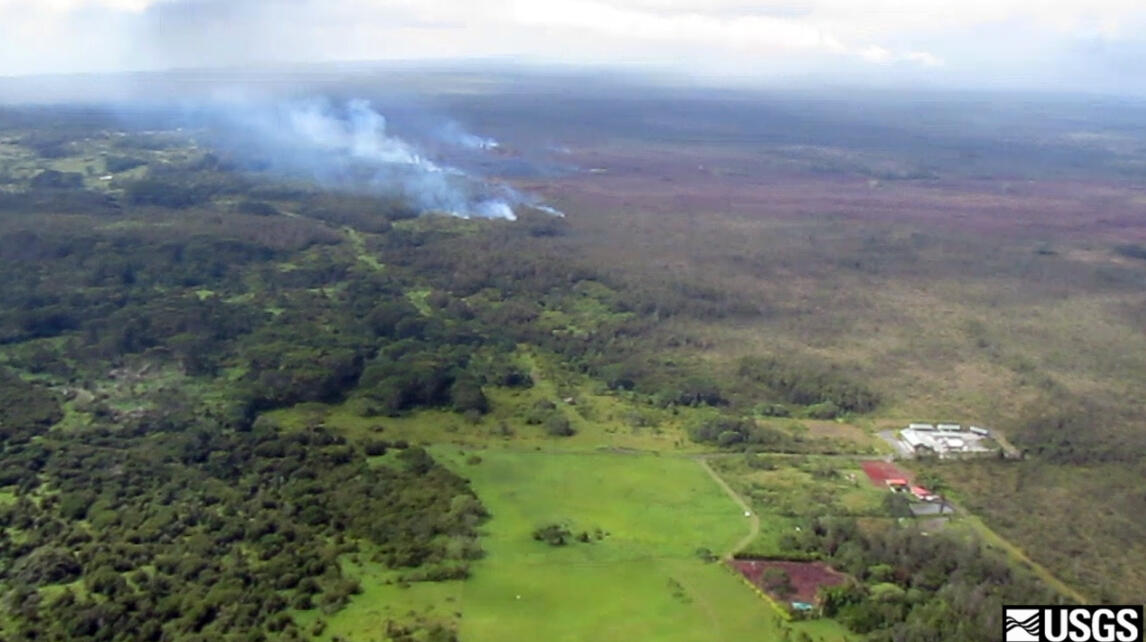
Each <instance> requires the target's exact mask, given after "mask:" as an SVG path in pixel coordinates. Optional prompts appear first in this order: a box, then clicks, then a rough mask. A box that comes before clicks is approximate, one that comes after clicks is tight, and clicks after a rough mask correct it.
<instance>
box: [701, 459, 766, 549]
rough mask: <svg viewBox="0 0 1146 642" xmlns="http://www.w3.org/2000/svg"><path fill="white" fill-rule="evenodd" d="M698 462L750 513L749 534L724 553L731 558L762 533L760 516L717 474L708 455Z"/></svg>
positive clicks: (743, 509)
mask: <svg viewBox="0 0 1146 642" xmlns="http://www.w3.org/2000/svg"><path fill="white" fill-rule="evenodd" d="M697 462H698V463H699V464H700V467H701V468H703V469H704V470H705V471H706V472H707V473H708V475H709V476H710V477H712V480H713V481H715V482H716V483H717V484H719V485H720V487H721V488H723V489H724V492H725V493H727V494H728V496H729V497H731V498H732V501H734V502H736V504H737V505H739V506H740V510H742V511H744V512H745V513H748V534H747V535H745V536H744V537H743V538H741V539H740V541H738V542H736V543H735V544H733V545H732V548H731V549H729V551H728V552H727V553H725V554H724V557H725V559H730V558H731V557H732V556H733V555H735V554H737V553H739V552H740V551H742V550H744V549H746V548H748V545H749V544H751V543H752V540H754V539H756V536H757V535H759V534H760V516H759V515H757V514H756V511H754V510H752V507H751V506H749V505H748V502H746V501H744V498H743V497H741V496H740V494H739V493H737V492H736V491H734V490H732V487H731V486H729V485H728V482H726V481H724V478H723V477H721V476H720V475H717V474H716V471H715V470H713V469H712V466H711V465H710V464H709V463H708V457H703V456H702V457H698V458H697Z"/></svg>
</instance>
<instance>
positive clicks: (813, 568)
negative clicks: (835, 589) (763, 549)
mask: <svg viewBox="0 0 1146 642" xmlns="http://www.w3.org/2000/svg"><path fill="white" fill-rule="evenodd" d="M729 563H730V564H732V567H733V568H735V569H736V570H737V571H739V572H740V574H741V575H743V576H744V577H745V578H747V579H748V581H749V582H752V584H754V585H755V586H756V587H757V588H759V589H760V590H761V591H764V592H765V593H768V594H769V595H772V597H775V598H777V599H779V600H782V601H789V602H808V603H809V604H814V603H815V602H816V595H817V593H819V591H820V587H821V586H835V585H837V584H843V582H844V580H845V579H846V576H845V575H844V574H843V573H840V572H838V571H835V570H833V569H832V568H831V567H830V566H828V565H827V564H824V563H823V562H787V561H783V560H750V559H736V560H732V561H731V562H729ZM770 568H778V569H780V570H782V571H784V572H785V573H787V574H788V578H789V580H790V582H791V585H792V588H793V589H795V592H793V593H790V594H788V595H783V596H780V595H776V594H775V593H773V591H771V590H770V588H769V587H768V586H765V583H764V572H765V571H767V570H768V569H770Z"/></svg>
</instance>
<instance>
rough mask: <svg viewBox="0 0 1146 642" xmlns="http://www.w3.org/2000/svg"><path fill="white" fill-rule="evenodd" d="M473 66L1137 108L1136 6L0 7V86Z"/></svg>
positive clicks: (81, 0) (266, 3)
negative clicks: (125, 75)
mask: <svg viewBox="0 0 1146 642" xmlns="http://www.w3.org/2000/svg"><path fill="white" fill-rule="evenodd" d="M475 59H480V60H491V61H501V62H507V63H522V64H529V65H546V64H561V65H564V66H570V65H573V66H575V65H591V66H596V67H600V66H606V67H608V66H618V67H624V68H628V69H637V70H640V69H648V70H657V71H667V72H674V73H679V74H685V75H690V76H695V77H703V78H708V79H715V80H717V81H719V80H721V79H726V80H728V81H729V82H756V81H762V82H775V81H784V80H790V81H794V82H795V81H800V80H803V81H805V82H808V81H811V82H831V83H836V84H842V85H848V84H858V85H882V84H892V85H895V84H901V85H909V86H916V85H923V86H934V87H948V86H949V87H961V88H1017V89H1045V90H1081V91H1092V92H1101V93H1107V94H1111V93H1113V94H1129V95H1136V96H1141V95H1144V94H1146V64H1143V62H1142V61H1146V3H1144V2H1143V1H1142V0H1088V1H1085V2H1081V1H1062V0H1040V1H1025V0H757V1H752V0H611V1H610V0H0V75H3V76H27V75H37V74H68V73H89V72H118V71H140V70H161V69H171V68H214V67H254V66H266V65H291V64H297V63H324V62H333V61H375V60H379V61H386V60H402V61H410V60H420V61H443V62H446V61H456V60H471V61H472V60H475Z"/></svg>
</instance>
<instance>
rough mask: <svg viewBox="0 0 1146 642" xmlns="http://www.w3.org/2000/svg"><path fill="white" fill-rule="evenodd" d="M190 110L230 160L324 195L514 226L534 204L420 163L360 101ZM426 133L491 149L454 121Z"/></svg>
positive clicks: (500, 187) (413, 149)
mask: <svg viewBox="0 0 1146 642" xmlns="http://www.w3.org/2000/svg"><path fill="white" fill-rule="evenodd" d="M196 112H197V116H198V117H204V116H205V117H206V118H207V119H208V120H209V123H208V125H207V127H206V128H205V129H206V130H207V131H209V132H211V136H212V138H213V140H212V143H213V144H214V145H216V146H218V147H221V148H223V149H225V150H227V152H228V153H229V154H231V155H232V156H235V157H237V158H248V159H251V160H255V159H257V160H258V161H259V164H260V165H261V166H262V167H264V168H265V169H266V170H268V171H272V172H278V173H283V174H286V175H290V176H297V177H304V178H308V179H312V180H314V181H316V182H318V183H319V184H320V185H322V186H323V187H325V188H328V189H338V190H347V191H355V192H363V193H377V194H387V195H395V194H396V195H400V196H402V197H403V198H405V199H406V200H407V201H409V202H410V203H411V204H412V205H414V206H416V207H418V208H420V209H422V210H423V211H428V212H441V213H448V214H452V215H454V216H461V217H465V218H469V217H483V218H501V219H510V220H513V219H515V218H516V215H515V213H514V208H515V207H519V206H525V205H529V206H535V207H536V206H538V205H539V204H538V203H536V199H532V198H530V197H527V196H526V195H523V194H521V193H519V192H517V191H516V190H514V189H513V188H511V187H509V186H507V185H504V184H501V183H494V182H490V181H486V180H482V179H481V178H479V177H476V176H473V175H471V174H469V173H467V172H465V171H463V170H461V169H458V168H456V167H452V166H450V165H448V164H443V163H440V162H435V161H434V160H431V159H430V158H427V157H426V155H425V154H424V153H423V152H422V151H421V150H420V149H419V148H418V146H416V145H415V144H414V143H411V142H409V141H407V140H403V139H402V138H399V137H398V136H396V135H394V134H392V133H391V132H390V131H388V127H387V121H386V118H385V116H383V115H382V114H381V113H379V112H378V111H377V110H375V109H374V108H373V107H372V106H371V104H370V102H369V101H366V100H361V99H355V100H349V101H347V102H345V103H334V102H331V101H330V100H327V99H323V98H311V99H301V100H283V101H273V102H258V101H256V102H251V101H243V100H219V101H215V102H213V103H211V104H210V105H207V106H206V107H202V106H200V107H197V108H196ZM431 135H432V137H433V138H434V139H436V141H437V142H438V143H440V144H444V145H447V146H455V147H458V148H460V149H465V150H470V151H473V150H478V151H485V152H488V151H492V150H495V149H497V148H498V143H497V141H495V140H493V139H492V138H486V137H481V136H477V135H474V134H471V133H469V132H467V131H465V130H464V129H463V128H461V126H459V125H457V124H456V123H449V124H447V125H445V126H442V127H439V128H437V129H436V130H435V131H434V132H432V133H431ZM541 207H544V206H541ZM543 211H552V212H555V213H557V214H559V212H556V210H552V208H545V209H544V210H543Z"/></svg>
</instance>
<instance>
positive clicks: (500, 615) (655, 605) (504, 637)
mask: <svg viewBox="0 0 1146 642" xmlns="http://www.w3.org/2000/svg"><path fill="white" fill-rule="evenodd" d="M432 452H433V454H434V455H435V457H436V458H438V459H440V460H441V461H443V462H444V463H446V464H447V465H449V466H450V467H452V468H454V469H455V470H457V471H458V472H460V473H462V474H464V475H465V476H467V477H468V478H470V479H471V481H472V484H473V487H474V490H475V491H476V492H477V493H478V495H479V496H480V497H482V501H483V503H484V504H485V505H486V507H487V508H488V509H489V511H490V513H491V515H492V517H491V518H490V520H489V521H488V522H487V523H486V524H485V526H484V527H483V530H484V533H483V537H482V544H483V547H484V549H485V550H486V552H487V555H486V557H485V558H483V559H482V560H480V561H478V562H476V563H475V564H474V565H473V568H472V576H471V577H470V579H468V580H466V581H464V582H445V583H433V584H416V585H414V586H413V587H411V588H408V589H402V588H398V587H397V586H396V585H394V584H387V583H386V581H385V578H386V577H387V576H388V574H387V573H386V572H385V571H384V570H382V569H371V568H370V567H369V566H368V565H367V566H363V567H360V568H358V569H356V571H358V572H362V573H364V574H365V577H364V579H363V589H364V592H363V594H362V595H360V596H358V597H357V598H355V600H354V601H353V603H352V604H351V606H350V607H349V608H347V609H345V610H344V611H342V612H339V613H338V614H336V615H334V616H332V617H331V618H329V620H328V622H327V626H326V629H325V631H324V633H323V635H322V636H320V637H322V638H323V639H331V638H332V637H333V636H336V635H341V636H343V637H346V638H348V639H355V640H360V639H361V640H372V639H383V632H384V630H385V621H386V620H387V619H389V618H397V619H401V618H406V619H422V620H423V621H439V622H441V621H449V622H452V623H453V625H456V626H457V629H458V635H459V638H460V639H462V640H466V641H467V642H484V641H498V642H502V641H506V642H512V641H514V640H530V641H532V640H555V641H559V640H569V641H573V640H601V641H609V640H664V641H667V642H677V641H680V642H685V641H695V642H702V641H704V642H709V641H720V640H750V639H758V640H778V639H784V636H785V632H786V631H787V633H788V635H790V636H796V635H799V633H800V632H806V633H808V635H809V636H811V638H812V639H814V640H824V641H825V642H828V641H832V640H846V639H849V638H848V637H847V635H846V633H845V631H844V630H843V629H842V628H841V627H840V626H839V625H837V624H836V623H834V622H831V621H813V622H797V623H786V622H783V621H782V620H781V619H780V618H779V616H778V615H777V613H776V611H774V610H773V609H772V608H771V607H770V606H769V605H768V604H766V603H764V602H763V601H762V600H761V598H759V597H758V596H757V595H756V594H755V593H753V592H752V591H750V590H748V589H747V588H746V587H745V586H744V584H743V583H742V582H740V580H739V579H738V578H737V577H736V576H735V575H734V574H733V573H731V572H729V571H728V570H727V569H725V568H724V567H722V566H721V565H720V564H719V563H712V562H706V561H704V560H702V559H701V558H700V557H699V556H698V555H697V549H698V548H702V547H703V548H708V549H711V550H713V551H723V550H726V549H727V548H728V547H729V546H731V545H732V544H733V543H734V542H735V541H736V540H738V539H739V538H740V537H742V536H743V535H744V533H745V532H746V531H747V529H748V524H747V520H746V519H745V517H744V516H743V514H742V512H741V511H740V509H739V508H738V507H737V506H736V504H735V503H734V502H733V501H732V500H731V499H730V498H729V497H728V496H727V495H725V494H724V492H723V491H722V490H721V489H720V488H719V487H718V486H717V485H716V484H715V483H714V482H713V481H712V479H711V478H709V477H708V475H707V474H706V473H705V472H704V470H703V469H702V468H701V467H700V465H698V463H697V462H696V461H694V460H692V459H688V458H684V457H672V456H656V455H628V454H604V453H583V454H581V453H551V452H538V451H532V452H530V451H512V450H481V451H462V450H459V449H458V448H457V447H456V446H435V447H434V448H433V449H432ZM475 454H476V455H477V456H478V457H480V458H481V462H480V463H476V464H474V463H467V460H469V459H470V457H471V456H473V455H475ZM549 523H562V524H565V525H567V526H568V527H569V529H570V530H571V531H572V532H573V533H574V534H576V533H579V532H581V531H586V532H588V533H590V538H589V539H590V542H588V543H584V542H580V541H577V540H576V539H572V540H571V541H570V542H569V543H568V544H567V545H565V546H550V545H548V544H546V543H544V542H539V541H535V540H534V539H533V538H532V536H531V534H532V532H533V530H534V529H535V528H537V527H539V526H542V525H545V524H549ZM598 529H600V532H601V535H602V536H601V538H600V539H598V538H597V535H596V532H597V530H598ZM320 617H322V616H320V615H318V614H317V613H316V612H310V613H309V614H306V615H303V616H302V617H301V618H300V620H305V623H306V624H308V625H309V624H310V623H311V622H312V621H313V619H315V618H320Z"/></svg>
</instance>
